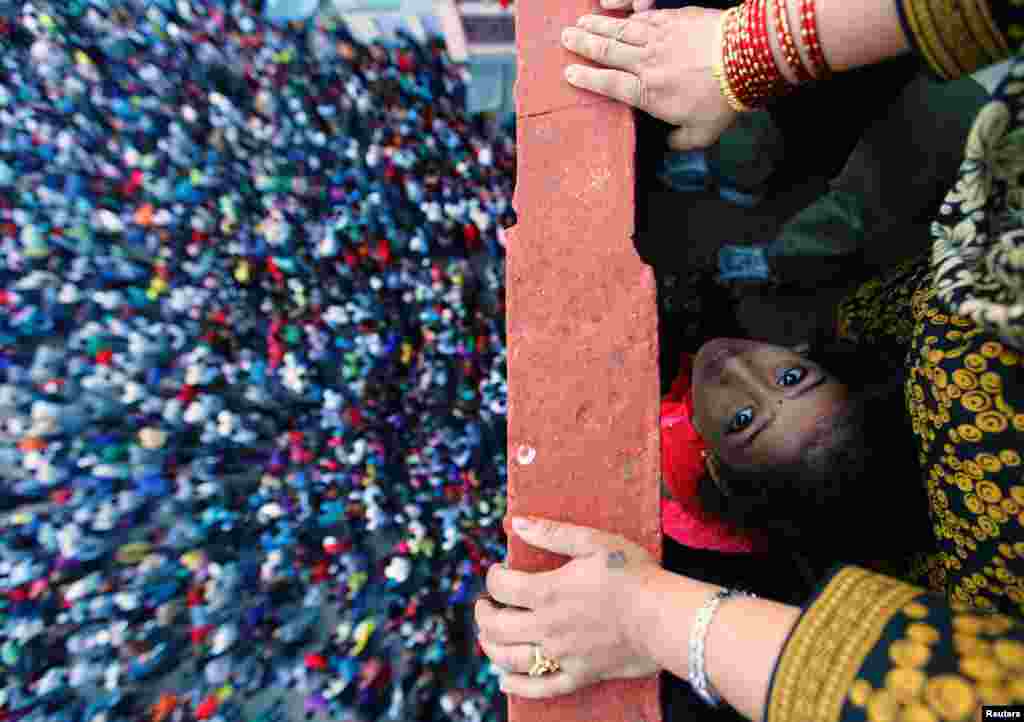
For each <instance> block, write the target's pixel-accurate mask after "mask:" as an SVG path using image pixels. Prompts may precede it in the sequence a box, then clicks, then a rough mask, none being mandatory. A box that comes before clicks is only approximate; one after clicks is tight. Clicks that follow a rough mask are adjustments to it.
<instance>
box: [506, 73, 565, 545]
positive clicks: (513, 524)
mask: <svg viewBox="0 0 1024 722" xmlns="http://www.w3.org/2000/svg"><path fill="white" fill-rule="evenodd" d="M565 79H566V80H568V81H569V82H570V83H575V82H576V66H575V65H570V66H569V67H568V68H566V69H565ZM512 526H513V527H515V522H513V523H512Z"/></svg>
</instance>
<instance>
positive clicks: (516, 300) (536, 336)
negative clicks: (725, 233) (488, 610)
mask: <svg viewBox="0 0 1024 722" xmlns="http://www.w3.org/2000/svg"><path fill="white" fill-rule="evenodd" d="M517 9H518V17H517V28H516V36H517V47H518V53H519V75H518V81H517V91H516V92H517V110H518V122H517V136H518V137H517V168H518V178H517V183H516V195H515V201H514V205H515V209H516V213H517V216H518V225H517V226H516V227H515V228H514V229H510V233H509V235H508V242H507V246H506V252H507V265H506V288H507V334H508V349H509V351H508V378H509V403H508V466H509V474H508V479H509V488H508V516H509V517H511V516H513V515H526V514H530V515H535V516H539V517H543V518H550V519H555V520H559V521H565V522H569V523H573V524H579V525H583V526H589V527H595V528H599V529H603V530H606V531H609V532H611V533H614V534H619V535H622V536H624V537H626V538H628V539H630V540H632V541H634V542H636V543H638V544H640V545H642V546H643V547H645V548H646V549H647V550H648V551H649V552H650V553H651V554H652V555H653V556H654V557H655V558H657V559H658V560H659V561H660V560H661V523H660V493H661V492H660V485H659V483H658V477H659V472H660V469H659V465H660V448H659V430H658V429H659V427H658V413H659V384H658V333H657V332H658V329H657V309H656V299H655V284H654V276H653V272H652V270H651V269H650V268H649V267H648V266H647V265H645V264H644V263H643V262H642V261H641V260H640V258H639V257H638V256H637V254H636V252H635V250H634V247H633V241H632V235H633V230H634V229H633V217H634V202H635V198H634V194H635V175H636V173H635V161H634V155H635V146H636V138H635V123H634V118H633V111H632V110H631V109H630V108H629V107H627V106H625V105H622V104H619V103H613V102H609V101H604V100H601V99H599V98H598V97H597V96H594V95H592V94H588V93H584V92H582V91H577V90H575V89H573V88H572V87H571V86H569V85H568V84H567V83H566V82H565V81H564V80H563V76H562V70H563V68H564V67H565V65H566V64H568V63H569V62H570V59H571V56H570V55H569V53H567V52H565V51H563V50H562V48H561V43H560V36H561V30H562V28H564V27H565V26H567V25H570V24H573V23H574V22H575V20H576V18H577V17H579V16H580V15H583V14H586V13H588V12H600V10H598V9H596V8H595V7H591V6H590V4H589V3H568V4H562V3H555V4H551V3H523V2H521V3H519V4H518V6H517ZM573 62H578V58H576V59H573ZM507 521H508V518H506V526H505V530H506V532H507V533H508V537H509V563H510V566H511V567H512V568H514V569H520V570H525V571H531V572H536V571H544V570H548V569H554V568H556V567H558V566H561V565H562V564H564V563H565V562H566V561H568V560H567V559H565V558H564V557H559V556H556V555H553V554H550V553H548V552H544V551H541V550H539V549H536V548H533V547H530V546H527V545H526V544H525V543H524V542H523V541H521V540H520V539H519V538H518V537H517V536H515V534H514V533H513V532H512V529H511V527H510V526H508V524H507ZM509 720H510V722H555V721H556V720H557V722H641V720H642V721H643V722H661V710H660V706H659V700H658V678H657V677H656V676H655V677H651V678H647V679H643V680H629V681H625V680H615V681H610V682H603V683H600V684H597V685H592V686H589V687H587V688H585V689H583V690H580V691H578V692H576V693H574V694H571V695H566V696H563V697H558V698H551V699H544V700H530V699H525V698H520V697H517V696H510V697H509Z"/></svg>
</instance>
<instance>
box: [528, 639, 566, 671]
mask: <svg viewBox="0 0 1024 722" xmlns="http://www.w3.org/2000/svg"><path fill="white" fill-rule="evenodd" d="M533 660H534V661H533V666H532V667H530V676H531V677H543V676H544V675H545V674H547V673H548V672H558V671H559V670H561V669H562V668H561V666H559V664H558V662H556V661H555V660H553V659H551V658H550V657H545V656H544V653H543V652H541V651H540V645H539V644H535V645H533Z"/></svg>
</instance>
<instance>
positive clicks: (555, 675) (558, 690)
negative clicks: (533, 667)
mask: <svg viewBox="0 0 1024 722" xmlns="http://www.w3.org/2000/svg"><path fill="white" fill-rule="evenodd" d="M578 688H579V685H578V684H577V683H576V682H574V681H573V679H572V677H570V676H569V675H568V674H566V673H565V672H552V673H549V674H545V675H543V676H540V677H530V676H528V675H525V674H506V675H505V676H504V678H503V679H502V680H501V691H502V692H504V693H505V694H514V695H517V696H519V697H526V698H527V699H546V698H548V697H561V696H562V695H566V694H571V693H573V692H575V691H576V690H577V689H578Z"/></svg>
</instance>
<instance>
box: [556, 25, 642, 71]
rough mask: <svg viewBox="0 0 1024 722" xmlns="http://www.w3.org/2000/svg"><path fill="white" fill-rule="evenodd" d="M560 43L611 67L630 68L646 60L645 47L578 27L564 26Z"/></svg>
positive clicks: (589, 58)
mask: <svg viewBox="0 0 1024 722" xmlns="http://www.w3.org/2000/svg"><path fill="white" fill-rule="evenodd" d="M562 45H563V46H564V47H565V48H566V49H567V50H571V51H572V52H574V53H576V54H577V55H582V56H583V57H585V58H587V59H588V60H593V61H594V62H595V63H600V64H601V65H607V66H609V67H612V68H622V69H623V70H632V69H635V68H636V67H637V66H639V64H640V63H642V62H643V61H645V60H647V57H648V56H649V55H650V51H649V50H647V48H642V47H637V46H636V45H629V44H628V43H625V42H621V41H618V40H615V39H614V38H610V37H605V36H603V35H597V34H595V33H589V32H587V31H585V30H582V29H580V28H566V29H565V30H563V31H562Z"/></svg>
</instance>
